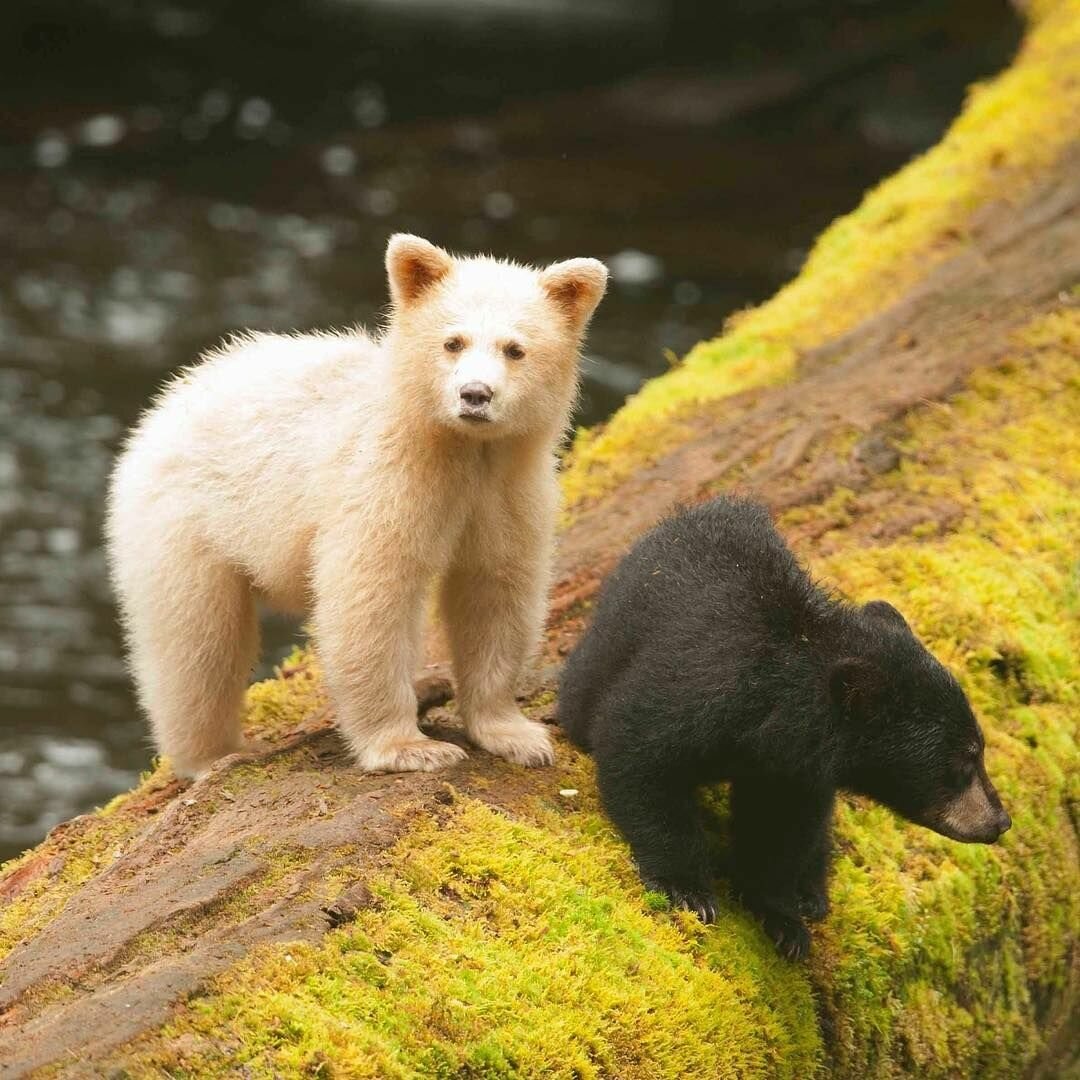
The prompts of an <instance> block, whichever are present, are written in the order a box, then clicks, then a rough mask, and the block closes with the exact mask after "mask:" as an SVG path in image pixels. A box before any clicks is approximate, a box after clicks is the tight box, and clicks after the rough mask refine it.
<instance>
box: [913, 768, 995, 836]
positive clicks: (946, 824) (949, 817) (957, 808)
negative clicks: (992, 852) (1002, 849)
mask: <svg viewBox="0 0 1080 1080" xmlns="http://www.w3.org/2000/svg"><path fill="white" fill-rule="evenodd" d="M924 824H925V825H927V826H928V827H929V828H931V829H933V830H934V832H937V833H941V835H942V836H947V837H949V839H950V840H960V841H962V842H963V843H965V844H992V843H993V842H994V841H995V840H997V839H998V837H1000V836H1001V834H1002V833H1003V832H1006V831H1007V830H1008V829H1009V827H1010V826H1011V825H1012V818H1010V817H1009V815H1008V814H1007V813H1006V811H1005V808H1004V807H1003V806H1002V805H1001V799H999V798H998V793H997V792H996V791H995V790H994V785H993V784H991V783H990V777H989V776H987V775H986V769H985V768H983V766H982V764H981V763H980V764H979V768H978V770H977V771H976V773H975V775H974V776H973V777H972V778H971V783H970V784H968V786H967V787H966V788H964V790H963V791H961V792H960V794H959V795H953V796H951V797H950V798H948V799H947V800H946V801H945V802H943V803H941V804H940V805H938V806H937V807H935V808H934V810H933V811H931V813H929V814H928V815H927V817H926V820H925V821H924Z"/></svg>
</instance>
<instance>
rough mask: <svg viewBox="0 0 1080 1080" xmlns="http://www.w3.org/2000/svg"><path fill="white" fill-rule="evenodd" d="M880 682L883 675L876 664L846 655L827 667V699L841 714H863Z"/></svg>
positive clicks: (865, 712)
mask: <svg viewBox="0 0 1080 1080" xmlns="http://www.w3.org/2000/svg"><path fill="white" fill-rule="evenodd" d="M883 682H884V676H883V674H882V671H881V669H880V668H879V667H877V665H875V664H872V663H870V661H869V660H862V659H860V658H859V657H857V656H846V657H844V659H842V660H837V661H836V663H834V664H833V665H832V667H831V668H829V698H830V700H831V701H832V703H833V705H834V706H836V708H838V709H839V710H840V711H841V712H842V713H843V714H844V715H845V716H860V717H865V716H866V715H868V713H869V709H870V701H871V699H872V698H873V696H874V694H875V693H876V692H877V690H878V689H879V688H880V687H881V685H882V683H883Z"/></svg>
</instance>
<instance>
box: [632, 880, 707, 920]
mask: <svg viewBox="0 0 1080 1080" xmlns="http://www.w3.org/2000/svg"><path fill="white" fill-rule="evenodd" d="M644 884H645V888H646V889H648V890H649V891H650V892H658V893H663V894H664V895H665V896H666V897H667V898H668V899H669V900H670V901H671V906H672V907H676V908H685V909H686V910H687V911H691V912H693V913H694V914H695V915H696V916H697V917H698V918H699V919H700V920H701V921H702V922H703V923H713V922H716V917H717V916H718V915H719V914H720V903H719V901H718V900H717V899H716V893H714V892H713V891H712V889H710V888H709V887H708V885H690V884H687V883H686V882H675V881H666V880H664V879H662V878H647V879H646V880H645V883H644Z"/></svg>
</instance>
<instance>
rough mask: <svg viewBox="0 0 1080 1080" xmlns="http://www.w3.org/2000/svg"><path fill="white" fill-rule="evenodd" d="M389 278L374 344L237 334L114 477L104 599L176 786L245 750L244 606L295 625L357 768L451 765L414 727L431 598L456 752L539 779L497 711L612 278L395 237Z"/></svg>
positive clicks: (541, 590)
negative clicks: (448, 680) (312, 649)
mask: <svg viewBox="0 0 1080 1080" xmlns="http://www.w3.org/2000/svg"><path fill="white" fill-rule="evenodd" d="M386 262H387V271H388V275H389V280H390V291H391V297H392V300H393V308H392V314H391V316H390V319H389V323H388V325H387V327H386V329H385V331H384V332H383V333H382V335H381V336H379V337H377V338H372V337H369V336H367V335H366V334H365V333H363V332H361V331H353V332H348V333H345V332H343V333H330V334H310V335H298V336H280V335H270V334H250V335H244V336H242V337H238V338H236V339H234V340H232V341H231V342H229V343H228V344H227V345H225V346H224V347H222V348H221V349H219V350H217V351H215V352H212V353H210V354H209V355H207V356H206V357H205V358H204V359H203V360H202V361H201V362H200V363H199V364H197V365H196V366H194V367H192V368H191V369H189V370H187V371H186V372H184V373H183V374H182V375H180V376H179V377H178V378H177V379H176V380H175V381H174V382H172V383H171V384H170V385H169V386H168V387H167V388H166V390H165V392H164V393H163V395H162V396H161V398H160V399H159V400H158V401H157V402H156V403H155V404H154V406H153V407H152V408H151V409H150V411H149V412H148V413H147V414H146V415H145V417H144V418H143V419H142V421H141V423H140V424H139V426H138V427H137V428H136V430H135V431H134V433H133V434H132V436H131V439H130V441H129V442H128V444H127V446H126V448H125V449H124V451H123V453H122V455H121V457H120V459H119V461H118V463H117V466H116V470H115V472H114V475H113V478H112V485H111V490H110V495H109V507H108V522H107V534H108V547H109V556H110V564H111V569H112V577H113V582H114V585H115V588H116V592H117V595H118V597H119V600H120V606H121V610H122V614H123V618H124V622H125V626H126V629H127V633H128V638H129V645H130V654H131V666H132V669H133V672H134V675H135V679H136V682H137V685H138V689H139V694H140V698H141V701H142V704H143V706H144V707H145V709H146V711H147V712H148V714H149V716H150V720H151V723H152V726H153V730H154V735H155V738H156V740H157V744H158V746H159V748H160V749H161V751H162V752H164V753H165V754H167V755H168V757H169V758H170V759H171V760H172V763H173V766H174V768H175V769H176V770H177V771H178V772H179V773H181V774H185V775H197V774H199V773H201V772H203V771H205V770H206V769H207V768H208V767H209V765H210V764H211V763H212V762H213V761H214V759H215V758H218V757H220V756H222V755H224V754H227V753H230V752H232V751H235V750H237V749H239V748H240V746H241V738H240V706H241V698H242V695H243V692H244V688H245V685H246V683H247V679H248V677H249V674H250V672H251V668H252V665H253V664H254V662H255V660H256V658H257V654H258V647H259V642H258V625H257V622H256V615H255V603H256V599H257V598H261V599H263V600H264V601H266V602H267V603H268V604H269V605H270V606H272V607H274V608H278V609H281V610H283V611H288V612H296V613H303V614H306V615H308V616H309V617H310V618H311V619H312V622H313V625H314V630H315V640H316V648H317V649H318V652H319V655H320V658H321V661H322V666H323V668H324V671H325V675H326V679H327V683H328V685H329V689H330V693H331V696H332V699H333V702H334V705H335V707H336V712H337V720H338V724H339V726H340V728H341V730H342V732H343V733H344V735H345V738H346V739H347V741H348V743H349V745H350V747H351V749H352V751H353V753H354V755H355V757H356V760H357V761H358V762H359V764H360V765H361V766H362V767H363V768H364V769H368V770H389V771H402V770H411V769H436V768H439V767H440V766H443V765H448V764H450V763H451V762H454V761H456V760H458V759H459V758H461V757H463V756H464V751H462V750H461V749H460V748H459V747H457V746H454V745H453V744H451V743H448V742H441V741H438V740H434V739H430V738H428V737H426V736H425V735H423V734H422V733H421V732H420V730H419V729H418V727H417V724H416V701H415V698H414V694H413V689H412V681H411V680H412V676H413V673H414V671H415V669H416V667H417V666H418V663H419V660H420V656H419V650H420V636H421V616H422V609H423V606H424V597H425V594H426V589H427V586H428V583H429V582H430V581H431V580H432V578H433V577H436V576H438V577H440V578H441V579H442V588H441V604H442V613H443V618H444V621H445V623H446V628H447V631H448V637H449V640H450V643H451V652H452V658H453V662H454V668H455V678H456V683H457V700H458V706H459V709H460V713H461V716H462V717H463V719H464V722H465V727H466V732H467V734H468V736H469V738H470V739H471V740H472V742H474V743H476V744H477V745H479V746H482V747H484V748H485V749H487V750H489V751H491V752H492V753H494V754H499V755H501V756H502V757H506V758H509V759H510V760H511V761H517V762H520V763H522V764H525V765H542V764H546V763H550V762H551V760H552V751H551V746H550V743H549V740H548V734H547V732H546V730H545V729H544V728H543V726H542V725H540V724H537V723H535V722H533V721H530V720H527V719H526V718H525V717H524V716H523V715H522V713H521V712H520V710H519V709H518V707H517V705H516V703H515V698H514V695H515V690H516V689H517V686H518V683H519V679H520V676H521V674H522V670H523V668H524V667H525V665H526V663H527V661H528V659H529V656H530V653H531V652H532V650H533V649H534V647H535V645H536V643H537V641H538V639H539V635H540V632H541V629H542V624H543V619H544V614H545V610H546V596H547V589H548V582H549V574H550V567H551V556H552V536H553V523H554V516H555V511H556V502H557V487H556V480H555V458H554V451H555V449H556V447H557V444H558V442H559V440H560V439H561V438H562V436H563V433H564V431H565V429H566V426H567V422H568V417H569V412H570V408H571V405H572V403H573V400H574V397H575V393H576V388H577V371H578V354H579V349H580V344H581V337H582V334H583V332H584V329H585V326H586V324H587V322H588V320H589V317H590V316H591V314H592V312H593V310H594V308H595V307H596V305H597V303H598V302H599V300H600V298H601V296H602V295H603V291H604V287H605V284H606V280H607V273H606V270H605V269H604V267H603V265H602V264H600V263H598V262H596V261H595V260H592V259H574V260H570V261H569V262H565V263H557V264H555V265H554V266H551V267H549V268H548V269H547V270H544V271H536V270H532V269H528V268H524V267H521V266H516V265H513V264H509V263H504V262H498V261H495V260H493V259H488V258H476V259H458V258H454V257H452V256H450V255H448V254H447V253H446V252H444V251H442V250H441V249H440V248H437V247H434V246H433V245H431V244H429V243H427V242H426V241H424V240H420V239H419V238H417V237H411V236H404V235H398V236H395V237H393V238H392V239H391V241H390V244H389V247H388V249H387V255H386ZM519 353H520V354H521V355H519ZM478 386H479V387H481V388H482V387H487V388H488V389H489V390H490V391H491V392H492V396H491V399H490V401H488V402H484V401H482V400H480V399H478V398H477V397H476V393H475V391H476V389H477V387H478ZM463 387H464V388H465V390H466V394H467V395H470V394H471V396H470V397H469V398H468V400H466V398H464V397H462V389H463ZM482 396H483V395H481V398H482ZM470 413H471V415H469V414H470Z"/></svg>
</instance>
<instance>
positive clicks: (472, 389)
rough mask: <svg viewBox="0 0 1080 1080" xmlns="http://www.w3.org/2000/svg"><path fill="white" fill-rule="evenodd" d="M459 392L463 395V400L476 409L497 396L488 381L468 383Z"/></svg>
mask: <svg viewBox="0 0 1080 1080" xmlns="http://www.w3.org/2000/svg"><path fill="white" fill-rule="evenodd" d="M458 393H459V394H460V395H461V400H462V401H464V402H465V404H466V405H471V406H472V407H473V408H474V409H479V408H480V407H481V406H483V405H487V404H488V402H490V401H491V399H492V398H493V397H494V396H495V391H494V390H492V389H491V387H490V386H488V384H487V383H482V382H471V383H466V384H465V385H464V386H463V387H462V388H461V389H460V390H459V391H458Z"/></svg>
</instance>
